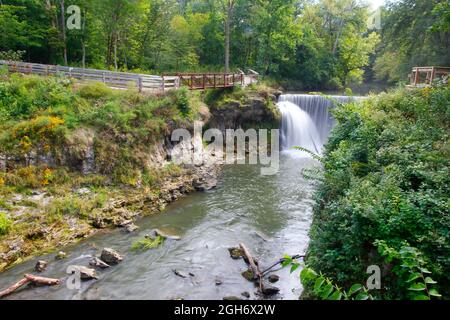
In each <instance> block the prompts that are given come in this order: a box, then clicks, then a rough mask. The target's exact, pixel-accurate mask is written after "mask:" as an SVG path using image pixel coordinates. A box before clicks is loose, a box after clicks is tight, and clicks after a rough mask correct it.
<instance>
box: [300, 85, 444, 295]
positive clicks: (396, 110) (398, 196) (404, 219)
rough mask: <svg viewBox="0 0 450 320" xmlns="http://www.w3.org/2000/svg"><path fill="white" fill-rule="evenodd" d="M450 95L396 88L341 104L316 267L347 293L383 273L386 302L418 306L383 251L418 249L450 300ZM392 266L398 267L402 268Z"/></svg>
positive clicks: (323, 192)
mask: <svg viewBox="0 0 450 320" xmlns="http://www.w3.org/2000/svg"><path fill="white" fill-rule="evenodd" d="M449 101H450V87H448V86H440V87H433V88H425V89H418V90H404V89H398V90H396V91H392V92H389V93H385V94H381V95H379V96H374V97H371V98H369V99H367V100H365V101H363V102H361V103H352V104H347V105H340V106H339V107H337V108H336V110H334V111H333V113H334V116H335V118H336V120H337V122H338V124H337V126H336V128H335V129H334V130H333V132H332V134H331V137H330V139H329V142H328V144H327V145H326V150H325V153H324V157H323V159H322V162H323V166H324V172H323V174H322V177H321V179H320V180H319V186H318V189H317V192H316V195H315V198H316V205H315V208H314V220H313V224H312V228H311V231H310V236H311V243H310V246H309V253H308V261H307V263H308V266H310V267H311V268H313V269H314V270H320V271H321V272H323V273H324V274H326V275H327V276H328V277H330V278H331V279H333V281H334V282H335V283H337V284H338V285H340V286H342V287H349V286H351V285H352V284H353V283H357V282H361V281H362V279H366V278H367V275H366V268H367V266H369V265H380V266H383V268H382V270H384V272H383V281H382V284H383V288H382V290H380V291H379V292H377V293H374V295H376V296H377V297H378V298H384V299H410V298H411V292H410V290H408V289H409V287H408V286H407V285H406V284H405V280H404V279H403V278H402V279H399V276H398V275H397V274H396V273H395V272H393V271H392V266H390V265H389V266H388V265H386V263H385V260H384V258H383V257H382V256H381V255H380V254H379V253H378V247H377V246H376V245H375V241H376V240H379V241H384V242H385V243H386V245H387V246H388V247H390V248H393V249H395V250H397V251H400V250H401V248H402V247H403V246H404V245H405V241H406V242H407V243H408V244H409V246H410V247H413V248H416V249H417V250H418V252H420V253H421V255H420V257H421V259H422V260H423V263H424V264H426V265H427V268H428V269H429V270H430V271H431V272H432V273H433V278H434V279H435V280H436V282H438V284H437V285H436V288H435V289H436V290H437V291H438V292H440V293H441V294H442V295H443V296H444V297H445V296H447V297H448V296H449V294H450V274H449V270H450V241H449V239H450V237H449V235H450V215H449V210H448V190H449V189H450V188H449V182H450V175H449V172H448V168H449V167H450V155H449V150H450V145H449V143H450V140H449V127H448V123H450V110H449ZM392 263H394V264H396V263H398V262H397V260H394V261H392Z"/></svg>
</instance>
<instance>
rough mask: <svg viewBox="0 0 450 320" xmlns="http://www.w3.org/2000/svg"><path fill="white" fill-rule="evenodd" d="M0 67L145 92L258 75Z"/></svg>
mask: <svg viewBox="0 0 450 320" xmlns="http://www.w3.org/2000/svg"><path fill="white" fill-rule="evenodd" d="M0 66H6V67H7V69H8V71H9V72H18V73H25V74H37V75H41V76H56V75H59V76H65V77H68V78H73V79H77V80H80V81H97V82H102V83H104V84H106V85H107V86H109V87H111V88H114V89H129V88H137V89H138V90H139V92H143V91H165V90H171V89H177V88H180V87H187V88H189V89H190V90H206V89H212V88H230V87H235V86H243V87H245V86H248V85H249V84H251V83H255V82H257V81H258V74H257V73H256V72H255V71H253V70H250V74H248V75H246V74H244V73H243V72H240V73H234V74H232V73H177V74H173V75H162V76H155V75H147V74H138V73H127V72H114V71H108V70H97V69H84V68H74V67H64V66H56V65H46V64H38V63H26V62H17V61H6V60H0Z"/></svg>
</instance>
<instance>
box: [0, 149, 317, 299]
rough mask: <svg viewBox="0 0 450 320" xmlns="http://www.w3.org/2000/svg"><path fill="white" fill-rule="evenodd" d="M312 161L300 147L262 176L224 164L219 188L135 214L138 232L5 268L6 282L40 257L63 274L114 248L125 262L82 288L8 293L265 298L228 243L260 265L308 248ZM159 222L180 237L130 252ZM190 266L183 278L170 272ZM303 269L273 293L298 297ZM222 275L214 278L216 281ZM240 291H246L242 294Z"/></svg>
mask: <svg viewBox="0 0 450 320" xmlns="http://www.w3.org/2000/svg"><path fill="white" fill-rule="evenodd" d="M316 165H317V163H315V162H314V161H313V160H311V159H309V158H302V157H299V156H298V155H297V156H296V154H295V153H294V154H292V152H291V153H290V154H282V155H281V163H280V171H279V173H278V174H277V175H273V176H261V175H260V170H259V169H260V168H259V167H257V166H246V165H234V166H226V167H224V170H223V172H222V174H221V178H220V181H219V185H218V187H217V188H216V189H214V190H211V191H208V192H205V193H195V194H192V195H189V196H187V197H186V198H183V199H181V200H179V201H177V202H175V203H174V204H172V205H170V206H169V207H167V209H166V210H165V211H164V212H163V213H161V214H158V215H154V216H150V217H147V218H142V219H141V220H140V221H138V223H137V224H138V225H139V227H140V229H139V230H138V232H136V233H132V234H129V233H125V232H124V231H122V230H113V231H107V232H102V233H100V234H97V235H95V236H94V237H92V238H90V239H88V240H85V241H83V242H81V243H78V244H76V245H72V246H69V247H67V248H63V250H64V251H65V252H66V253H67V258H66V259H64V260H58V261H57V260H55V259H54V254H51V255H46V256H42V257H36V258H35V259H32V260H30V261H28V262H25V263H23V264H21V265H19V266H16V267H14V268H12V269H10V270H8V271H6V272H4V273H2V274H1V275H0V288H6V287H8V286H9V285H11V284H12V283H14V282H16V281H18V280H19V279H21V278H22V277H23V274H24V273H32V272H33V269H34V265H35V263H36V261H37V260H39V259H43V260H47V261H49V266H48V268H47V270H46V271H45V272H43V273H42V275H43V276H48V277H52V278H66V277H67V276H68V275H67V274H66V269H67V267H68V266H70V265H82V266H88V262H89V260H90V258H91V256H92V255H96V254H97V255H98V254H99V253H100V252H101V249H102V248H104V247H109V248H113V249H115V250H117V251H118V252H120V253H121V254H122V255H123V256H124V261H123V262H122V263H121V264H119V265H118V266H113V267H111V268H109V269H106V270H104V271H99V272H98V273H99V279H98V280H92V281H88V282H83V283H82V286H81V289H80V290H71V289H68V288H67V286H66V285H65V283H64V282H63V283H62V284H61V285H59V286H56V287H39V288H33V289H29V288H24V289H21V290H19V291H17V292H16V293H14V294H13V295H11V296H9V297H8V299H46V300H52V299H89V300H90V299H139V300H148V299H150V300H153V299H188V300H200V299H220V300H221V299H223V298H224V297H226V296H237V297H241V293H243V292H249V293H250V294H251V298H250V299H261V298H263V297H260V296H258V295H257V288H256V287H255V286H254V284H253V283H251V282H248V281H247V280H245V279H244V278H243V277H242V276H241V272H243V271H245V270H246V265H245V263H244V261H243V260H233V259H231V258H230V255H229V252H228V248H230V247H234V246H238V244H239V243H241V242H242V243H245V244H246V246H247V247H248V248H249V249H250V250H251V251H252V252H253V255H254V256H256V257H257V258H258V259H259V261H260V264H261V267H262V268H264V267H265V266H269V265H271V264H273V263H274V262H276V261H277V260H278V259H280V258H282V257H283V256H284V255H286V254H290V255H294V254H303V253H305V251H306V248H307V245H308V231H309V227H310V223H311V219H312V205H313V202H312V200H311V197H312V193H313V191H314V188H313V186H312V184H311V182H310V181H307V180H305V179H304V178H303V176H302V169H304V168H310V167H312V166H316ZM155 228H159V229H162V230H165V231H168V232H170V233H173V234H177V235H179V236H181V240H180V241H166V242H165V243H164V244H163V245H162V246H160V247H159V248H157V249H153V250H149V251H144V252H142V251H133V250H131V245H132V243H133V242H134V241H136V240H140V239H143V238H144V236H145V235H146V234H149V233H150V232H151V230H153V229H155ZM174 269H176V270H178V271H181V272H182V273H185V274H189V273H192V274H193V275H194V276H188V277H187V278H181V277H179V276H177V275H175V273H174V272H173V270H174ZM298 273H299V271H297V272H296V273H294V274H292V275H291V274H290V273H289V270H288V269H282V270H278V271H277V272H276V274H278V275H279V276H280V278H281V280H280V281H279V283H277V284H276V286H278V287H279V288H280V289H281V291H280V294H279V295H277V296H274V297H272V298H271V299H298V298H299V296H300V294H301V291H302V288H301V285H300V281H299V274H298ZM217 280H219V282H222V284H221V285H216V281H217ZM241 298H243V297H241Z"/></svg>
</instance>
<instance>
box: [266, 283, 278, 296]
mask: <svg viewBox="0 0 450 320" xmlns="http://www.w3.org/2000/svg"><path fill="white" fill-rule="evenodd" d="M279 292H280V288H277V287H274V286H272V285H270V284H268V283H264V285H263V286H262V293H263V294H265V295H266V296H273V295H276V294H278V293H279Z"/></svg>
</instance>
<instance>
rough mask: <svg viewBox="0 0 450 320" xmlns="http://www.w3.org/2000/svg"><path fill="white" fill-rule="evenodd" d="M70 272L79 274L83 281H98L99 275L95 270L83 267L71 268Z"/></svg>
mask: <svg viewBox="0 0 450 320" xmlns="http://www.w3.org/2000/svg"><path fill="white" fill-rule="evenodd" d="M68 270H70V271H71V272H72V273H79V274H80V277H81V280H92V279H98V277H97V273H96V272H95V270H94V269H91V268H87V267H83V266H69V268H68Z"/></svg>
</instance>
